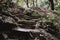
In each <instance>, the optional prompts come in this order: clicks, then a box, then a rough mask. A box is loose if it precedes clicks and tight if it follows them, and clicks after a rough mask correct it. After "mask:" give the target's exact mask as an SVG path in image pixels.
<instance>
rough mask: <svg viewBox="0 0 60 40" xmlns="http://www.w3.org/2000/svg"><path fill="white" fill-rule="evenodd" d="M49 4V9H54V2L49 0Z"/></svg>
mask: <svg viewBox="0 0 60 40" xmlns="http://www.w3.org/2000/svg"><path fill="white" fill-rule="evenodd" d="M49 2H50V4H51V10H54V2H53V0H49Z"/></svg>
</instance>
